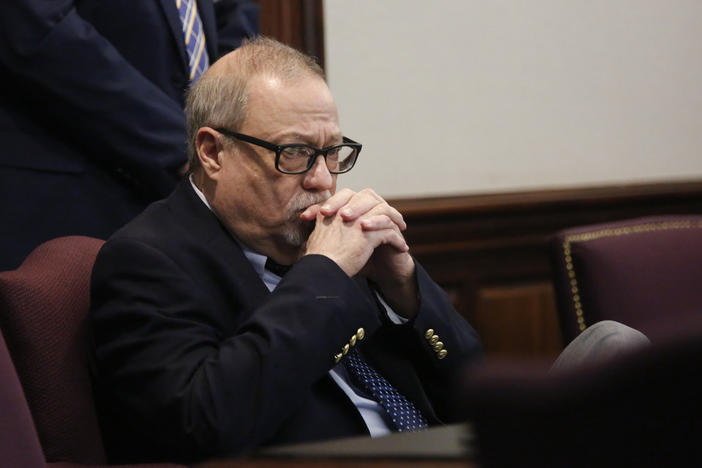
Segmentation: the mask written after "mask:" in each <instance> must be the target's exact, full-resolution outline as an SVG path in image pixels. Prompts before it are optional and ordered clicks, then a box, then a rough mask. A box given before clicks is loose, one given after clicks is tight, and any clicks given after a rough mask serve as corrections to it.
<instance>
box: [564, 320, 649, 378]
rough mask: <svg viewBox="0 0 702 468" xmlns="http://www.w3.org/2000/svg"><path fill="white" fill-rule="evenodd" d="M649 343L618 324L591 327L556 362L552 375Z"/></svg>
mask: <svg viewBox="0 0 702 468" xmlns="http://www.w3.org/2000/svg"><path fill="white" fill-rule="evenodd" d="M650 343H651V342H650V341H649V340H648V338H646V335H644V334H643V333H641V332H640V331H638V330H634V329H633V328H631V327H627V326H626V325H624V324H622V323H619V322H614V321H612V320H603V321H601V322H597V323H595V324H594V325H591V326H590V327H588V328H587V329H585V330H584V331H583V332H582V333H581V334H580V335H578V336H577V337H576V338H575V339H574V340H573V341H571V342H570V344H569V345H568V346H566V348H565V349H564V350H563V352H562V353H561V354H560V356H558V359H556V362H555V363H554V364H553V366H552V367H551V372H558V371H562V370H566V369H570V368H573V367H577V366H578V365H580V364H587V363H592V362H599V361H606V360H609V359H611V358H613V357H614V356H617V355H619V354H622V353H625V352H629V351H632V350H634V349H637V348H641V347H643V346H647V345H649V344H650Z"/></svg>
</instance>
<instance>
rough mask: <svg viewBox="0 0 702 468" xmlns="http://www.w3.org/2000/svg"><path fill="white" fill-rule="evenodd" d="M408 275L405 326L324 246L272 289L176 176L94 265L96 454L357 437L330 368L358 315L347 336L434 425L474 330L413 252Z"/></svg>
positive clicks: (196, 453)
mask: <svg viewBox="0 0 702 468" xmlns="http://www.w3.org/2000/svg"><path fill="white" fill-rule="evenodd" d="M417 281H418V285H419V293H420V297H421V304H420V311H419V313H418V315H417V316H416V317H415V318H414V319H413V320H411V321H410V322H408V323H407V324H404V325H395V324H392V323H391V322H389V321H388V319H387V317H386V314H385V313H384V312H380V311H379V306H378V304H377V302H376V301H375V300H374V299H373V297H374V296H373V295H371V294H370V291H369V289H368V286H367V284H366V282H364V281H363V280H359V279H350V278H349V277H348V276H346V274H345V273H344V272H343V271H342V270H341V269H340V268H339V267H338V266H337V265H336V264H335V263H334V262H332V261H331V260H330V259H328V258H327V257H324V256H320V255H310V256H305V257H303V258H302V259H301V260H300V261H299V262H298V263H296V264H295V265H294V266H293V267H292V269H291V270H290V271H289V272H288V273H287V274H286V275H285V277H284V278H283V279H282V280H281V282H280V284H279V285H278V287H277V288H276V289H275V290H274V291H273V292H269V291H268V289H267V288H266V286H265V285H264V283H263V282H262V280H261V279H260V278H259V276H258V274H257V273H256V272H255V271H254V269H253V267H252V266H251V264H250V263H249V261H248V260H247V259H246V257H245V256H244V254H243V252H242V250H241V248H240V246H239V244H238V243H237V242H236V241H235V240H234V239H233V238H232V237H231V235H230V234H229V233H228V231H227V230H226V229H225V228H224V227H223V226H222V225H221V224H220V222H219V221H218V219H217V218H216V217H215V216H214V215H213V214H212V212H211V211H210V210H209V209H208V208H207V207H206V206H205V205H204V204H203V203H202V201H201V200H199V199H198V198H197V195H196V194H195V193H194V191H193V189H192V187H191V186H190V184H189V183H188V182H187V181H185V182H184V183H182V184H181V185H179V186H178V187H177V188H176V190H175V191H174V192H173V194H172V195H171V196H170V197H169V198H168V199H166V200H164V201H160V202H157V203H155V204H153V205H151V206H150V207H149V208H148V209H147V210H146V211H145V212H144V213H143V214H142V215H140V216H138V217H137V218H136V219H135V220H134V221H132V222H131V223H129V224H128V225H127V226H125V227H124V228H123V229H121V230H119V231H118V232H117V233H116V234H115V235H114V236H113V237H112V238H111V239H110V240H108V241H107V243H106V244H105V245H104V246H103V248H102V250H101V251H100V253H99V255H98V258H97V261H96V263H95V268H94V270H93V277H92V307H93V310H92V330H93V339H94V358H95V369H94V375H95V390H96V396H97V401H98V408H99V415H100V422H101V424H102V427H103V430H104V435H105V442H106V446H107V450H108V456H110V458H111V459H112V460H113V461H136V460H141V461H143V460H180V461H188V460H196V459H203V458H207V457H213V456H226V455H232V454H237V453H241V452H242V451H246V450H249V449H252V448H255V447H258V446H261V445H269V444H283V443H294V442H302V441H309V440H319V439H326V438H332V437H343V436H351V435H359V434H367V433H368V432H367V429H366V427H365V425H364V423H363V420H362V419H361V417H360V415H359V413H358V411H357V410H356V408H355V407H354V406H353V404H352V403H351V402H350V400H349V399H348V397H347V396H346V395H345V394H344V393H343V391H342V390H341V389H340V388H339V387H338V386H337V385H336V384H335V383H334V382H333V380H332V379H331V377H330V376H329V374H328V371H329V370H330V369H331V368H332V367H333V366H334V365H335V362H334V356H335V355H336V354H338V353H339V352H340V351H341V349H342V347H343V346H344V345H345V344H347V343H348V342H349V341H350V339H351V337H352V336H353V335H355V334H356V333H357V331H358V329H359V328H363V329H364V331H365V335H366V337H365V339H363V340H361V341H358V342H357V344H356V346H357V347H358V348H359V349H360V351H361V352H362V353H363V354H364V355H365V356H366V358H367V359H368V360H369V361H370V362H371V363H372V364H373V365H374V366H375V367H376V368H377V369H378V370H379V371H380V372H381V373H382V374H383V375H384V376H385V377H386V378H387V379H388V380H389V381H390V382H391V383H393V384H394V385H395V386H396V387H397V388H398V389H399V390H400V391H401V392H402V393H404V394H405V395H406V396H407V397H408V398H409V399H410V400H411V401H413V402H414V403H415V405H416V406H418V407H419V408H420V409H421V410H422V411H423V413H424V414H425V415H426V416H427V418H428V419H429V421H430V424H437V423H439V422H449V421H452V414H453V411H452V408H451V407H450V404H449V398H447V397H448V394H449V391H450V387H451V380H452V377H453V374H454V371H455V370H456V369H457V368H458V366H459V364H460V363H462V362H464V361H465V360H466V359H470V358H473V357H475V356H476V355H478V354H479V342H478V338H477V336H476V334H475V332H474V331H473V329H472V328H471V327H470V326H469V325H468V324H467V323H466V322H465V320H463V318H461V317H460V316H459V315H458V314H457V313H456V312H455V311H454V309H453V308H452V307H451V305H450V304H449V302H448V299H447V297H446V295H445V294H444V293H443V291H441V289H440V288H439V287H438V286H437V285H436V284H435V283H434V282H433V281H432V280H431V279H430V278H429V277H428V276H427V274H426V272H425V271H424V270H423V268H422V267H421V266H420V265H417ZM427 330H431V333H430V335H438V336H437V338H438V339H439V340H440V341H441V342H442V343H443V344H444V345H443V349H445V350H446V351H447V353H448V354H447V355H446V356H445V357H444V358H443V359H440V356H441V355H440V354H438V353H437V351H436V350H435V349H434V348H433V346H432V343H431V342H430V341H429V340H428V339H427V337H426V334H427ZM454 417H455V416H454Z"/></svg>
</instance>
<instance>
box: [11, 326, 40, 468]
mask: <svg viewBox="0 0 702 468" xmlns="http://www.w3.org/2000/svg"><path fill="white" fill-rule="evenodd" d="M0 460H2V465H3V466H21V467H26V468H45V467H46V463H45V462H44V453H43V452H42V450H41V445H40V444H39V438H38V437H37V432H36V430H35V429H34V423H33V421H32V415H31V413H30V412H29V407H28V406H27V401H26V400H25V398H24V393H23V392H22V386H21V385H20V381H19V379H18V378H17V373H16V372H15V367H14V366H13V365H12V360H11V359H10V353H9V352H8V351H7V347H6V346H5V340H4V339H3V337H2V335H1V334H0Z"/></svg>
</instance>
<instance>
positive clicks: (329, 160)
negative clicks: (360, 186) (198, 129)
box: [215, 128, 363, 174]
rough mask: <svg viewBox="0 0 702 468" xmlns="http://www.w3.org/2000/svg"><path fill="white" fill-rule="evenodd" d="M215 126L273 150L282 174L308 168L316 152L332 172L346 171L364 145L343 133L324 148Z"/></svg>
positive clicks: (223, 132)
mask: <svg viewBox="0 0 702 468" xmlns="http://www.w3.org/2000/svg"><path fill="white" fill-rule="evenodd" d="M215 130H217V131H218V132H219V133H222V134H224V135H227V136H229V137H232V138H236V139H237V140H241V141H245V142H247V143H251V144H253V145H256V146H260V147H262V148H266V149H268V150H271V151H273V152H275V168H276V169H277V170H278V171H280V172H282V173H283V174H303V173H305V172H307V171H309V170H310V169H311V168H312V166H314V162H315V161H316V160H317V156H319V155H322V156H323V157H324V162H325V163H326V165H327V169H328V170H329V172H330V173H331V174H343V173H344V172H349V171H350V170H351V169H352V168H353V166H354V164H356V160H357V159H358V153H360V152H361V148H362V146H363V145H361V144H360V143H357V142H355V141H353V140H352V139H350V138H346V137H343V143H342V144H340V145H334V146H328V147H326V148H315V147H314V146H310V145H304V144H300V143H291V144H285V145H276V144H274V143H270V142H268V141H265V140H261V139H259V138H254V137H252V136H249V135H244V134H242V133H236V132H232V131H231V130H227V129H226V128H215Z"/></svg>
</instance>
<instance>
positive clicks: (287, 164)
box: [278, 145, 356, 174]
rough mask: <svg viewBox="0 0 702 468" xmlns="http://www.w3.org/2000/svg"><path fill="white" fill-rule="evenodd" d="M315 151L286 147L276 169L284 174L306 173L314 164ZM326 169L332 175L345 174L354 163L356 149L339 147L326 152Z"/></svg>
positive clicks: (344, 146)
mask: <svg viewBox="0 0 702 468" xmlns="http://www.w3.org/2000/svg"><path fill="white" fill-rule="evenodd" d="M315 154H316V153H315V151H314V150H313V149H312V148H310V147H308V146H287V147H285V148H283V149H282V150H281V152H280V158H279V159H278V168H279V169H280V170H282V171H284V172H291V173H300V172H305V171H307V170H308V169H309V168H310V167H312V165H313V164H314V163H315V161H316V160H317V158H314V156H315ZM325 160H326V163H327V169H329V172H331V173H332V174H335V173H342V172H346V171H348V170H349V169H351V167H352V166H353V164H354V163H355V161H356V148H354V147H353V146H347V145H340V146H337V147H335V148H334V149H332V150H330V151H329V152H327V156H326V158H325Z"/></svg>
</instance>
